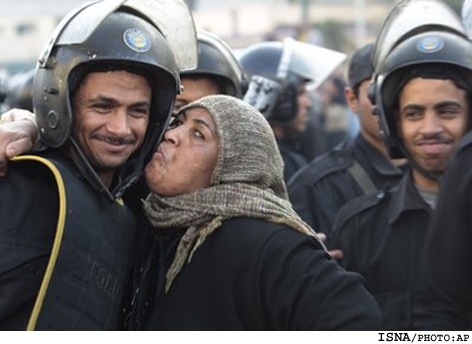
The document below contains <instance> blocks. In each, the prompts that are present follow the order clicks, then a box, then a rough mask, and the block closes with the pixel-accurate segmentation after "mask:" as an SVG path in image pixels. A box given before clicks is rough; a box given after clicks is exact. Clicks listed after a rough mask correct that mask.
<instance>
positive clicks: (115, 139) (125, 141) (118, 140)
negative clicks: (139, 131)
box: [92, 134, 136, 146]
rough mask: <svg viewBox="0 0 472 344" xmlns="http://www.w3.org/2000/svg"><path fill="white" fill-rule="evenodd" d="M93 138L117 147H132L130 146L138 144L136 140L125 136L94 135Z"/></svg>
mask: <svg viewBox="0 0 472 344" xmlns="http://www.w3.org/2000/svg"><path fill="white" fill-rule="evenodd" d="M92 138H93V139H96V140H100V141H104V142H107V143H110V144H112V145H116V146H121V145H130V144H135V143H136V139H135V138H134V137H130V136H126V137H123V136H111V135H101V134H94V135H92Z"/></svg>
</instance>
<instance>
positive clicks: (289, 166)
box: [277, 139, 307, 183]
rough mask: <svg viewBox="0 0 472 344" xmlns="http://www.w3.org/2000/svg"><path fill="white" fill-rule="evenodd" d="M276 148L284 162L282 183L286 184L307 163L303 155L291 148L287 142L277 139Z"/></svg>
mask: <svg viewBox="0 0 472 344" xmlns="http://www.w3.org/2000/svg"><path fill="white" fill-rule="evenodd" d="M277 146H278V147H279V151H280V155H281V156H282V159H283V161H284V181H285V183H287V182H288V181H289V180H290V178H292V177H293V175H294V174H295V173H296V172H298V171H299V170H300V169H301V168H302V167H303V166H305V165H306V164H307V161H306V159H305V158H304V157H303V155H301V154H300V153H297V152H296V151H295V150H294V149H293V148H292V147H291V145H290V143H289V142H286V141H284V140H281V139H277Z"/></svg>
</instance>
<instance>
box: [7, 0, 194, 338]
mask: <svg viewBox="0 0 472 344" xmlns="http://www.w3.org/2000/svg"><path fill="white" fill-rule="evenodd" d="M146 4H147V6H143V5H142V4H141V3H140V2H133V3H125V1H122V2H117V1H108V0H104V1H97V2H92V3H87V4H85V5H82V6H79V7H77V8H76V9H75V10H73V11H72V12H71V13H70V14H69V15H68V16H66V17H65V18H64V20H63V21H62V22H61V23H60V24H59V26H58V29H57V30H56V31H55V33H54V34H53V36H52V38H51V40H50V42H49V43H48V45H47V46H46V47H45V50H44V51H43V53H42V55H41V57H40V60H39V62H38V66H37V69H36V74H35V82H34V85H33V104H34V109H35V113H36V116H37V121H38V125H39V128H40V134H41V137H42V141H43V142H44V143H45V144H46V146H47V149H46V150H45V151H43V152H41V154H38V155H34V156H21V157H18V158H16V160H15V161H14V162H12V163H11V166H10V171H9V173H8V175H7V176H6V177H5V178H2V179H1V180H0V193H1V195H2V197H1V198H0V219H1V222H2V226H1V230H0V243H1V244H0V252H1V256H2V260H1V264H0V276H1V277H0V289H1V290H2V293H1V295H0V299H1V301H0V303H1V304H2V307H1V309H0V328H2V329H9V330H13V329H15V330H17V329H24V328H28V329H45V330H116V329H119V328H120V321H121V313H122V301H123V300H122V298H123V285H124V283H125V277H126V274H127V273H128V270H129V264H130V260H131V259H130V258H131V250H132V244H133V241H134V237H135V234H136V228H135V219H134V216H133V214H132V213H131V211H130V209H129V208H128V207H127V206H126V205H124V204H123V201H122V200H121V196H122V194H123V192H124V191H125V190H126V189H127V188H128V187H129V186H130V185H131V184H133V182H135V181H136V180H137V179H138V178H139V176H140V175H141V172H142V168H143V166H144V164H145V163H146V162H147V160H148V159H149V157H150V155H151V154H152V153H153V151H154V148H155V146H156V143H157V141H158V140H159V138H160V136H161V134H162V131H163V128H165V126H166V125H167V123H168V121H169V119H170V116H171V114H172V110H173V105H174V99H175V95H176V93H177V92H178V91H179V90H180V81H179V72H180V71H181V70H184V69H187V68H193V67H195V65H196V41H195V39H194V37H195V31H194V26H193V21H192V18H191V16H190V13H188V11H187V10H186V6H185V4H184V3H183V2H182V1H180V0H171V1H167V2H165V4H164V3H158V2H156V3H154V4H153V5H150V4H149V3H146ZM169 11H170V13H172V16H169V14H170V13H169ZM166 18H172V20H171V21H170V20H169V21H166ZM84 20H85V21H86V23H87V26H86V27H84ZM176 27H178V28H179V30H178V32H179V34H182V33H183V34H184V37H187V39H183V40H182V39H181V40H180V41H179V42H177V41H176V40H175V39H174V38H175V37H173V33H174V32H176V30H175V29H176ZM164 37H167V38H168V39H169V40H166V38H164ZM180 43H182V45H180ZM184 48H185V49H184Z"/></svg>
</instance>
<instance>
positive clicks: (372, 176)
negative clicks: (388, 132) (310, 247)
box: [288, 43, 402, 248]
mask: <svg viewBox="0 0 472 344" xmlns="http://www.w3.org/2000/svg"><path fill="white" fill-rule="evenodd" d="M373 50H374V45H373V44H372V43H370V44H367V45H365V46H363V47H361V48H359V49H357V50H356V51H355V52H354V54H353V55H352V57H351V60H350V63H349V69H348V81H349V87H347V88H346V89H345V97H346V100H347V103H348V104H349V106H350V108H351V110H352V111H353V112H354V113H356V114H357V115H358V118H359V123H360V132H359V134H358V135H357V136H356V137H355V138H353V139H348V140H346V141H344V142H343V143H341V144H340V145H338V146H337V147H336V148H335V149H333V150H332V151H330V152H328V153H326V154H324V155H323V156H321V157H319V158H318V159H315V160H314V161H312V162H311V163H309V164H308V165H307V166H306V167H304V168H303V169H302V170H301V171H300V172H298V173H297V174H296V175H295V176H294V177H293V178H292V179H291V180H290V183H289V185H288V188H289V195H290V200H291V201H292V204H293V207H294V209H295V210H296V211H297V212H298V214H299V215H300V216H301V217H302V218H303V219H304V220H305V221H306V222H307V223H309V224H310V225H311V226H312V227H313V228H316V229H317V230H318V231H319V232H322V233H324V234H326V236H327V239H326V242H325V243H326V245H328V247H330V248H332V247H331V246H332V240H331V239H332V235H331V234H332V233H331V231H332V226H333V224H334V221H335V219H336V215H337V213H338V212H339V210H340V209H341V207H342V206H343V205H344V204H346V203H347V202H348V201H349V200H351V199H353V198H356V197H359V196H361V195H364V194H368V193H371V192H374V191H375V190H377V189H381V188H383V187H384V186H386V185H388V184H390V185H395V184H396V183H397V182H398V181H399V180H400V178H401V176H402V171H401V170H400V169H399V168H398V167H396V166H395V165H394V164H393V163H392V162H391V161H390V160H389V159H388V153H387V149H386V147H385V145H384V142H383V139H382V137H381V135H380V131H379V127H378V118H377V116H375V115H374V114H373V113H372V104H371V102H370V101H369V98H368V89H369V83H370V80H371V76H372V74H373V72H374V67H373V65H372V61H371V58H372V53H373Z"/></svg>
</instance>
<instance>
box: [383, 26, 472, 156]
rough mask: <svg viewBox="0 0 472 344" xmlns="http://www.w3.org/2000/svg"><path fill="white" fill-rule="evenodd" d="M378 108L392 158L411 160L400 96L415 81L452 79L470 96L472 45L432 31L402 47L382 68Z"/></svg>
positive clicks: (450, 35) (471, 88) (397, 49)
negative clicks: (401, 131) (402, 133)
mask: <svg viewBox="0 0 472 344" xmlns="http://www.w3.org/2000/svg"><path fill="white" fill-rule="evenodd" d="M379 73H380V74H379V75H378V77H377V80H376V89H377V92H376V98H375V103H376V107H377V109H378V110H379V111H378V112H379V115H380V126H381V130H382V132H383V135H384V137H385V140H386V143H387V145H388V148H389V151H390V155H391V156H392V158H400V157H407V156H408V153H407V152H406V148H405V147H404V144H403V142H402V140H401V139H400V137H399V135H398V128H397V118H396V116H397V112H398V106H399V96H400V93H401V90H402V89H403V87H404V86H405V85H406V84H407V83H408V81H410V80H412V79H414V78H418V77H421V78H430V79H431V78H432V79H450V80H452V81H453V82H454V83H455V85H456V86H457V87H459V88H462V89H464V90H465V91H466V92H467V94H468V95H469V97H468V98H469V101H470V95H471V91H472V43H471V42H470V41H469V40H468V39H467V38H465V37H463V36H459V35H456V34H453V33H450V32H444V31H443V32H440V31H430V32H425V33H421V34H418V35H415V36H413V37H410V38H408V39H406V40H405V41H403V42H402V43H400V44H399V45H398V46H397V47H396V48H395V49H394V50H393V51H392V52H391V53H390V54H389V55H388V56H387V57H386V59H385V60H384V61H383V63H382V65H381V66H380V67H379Z"/></svg>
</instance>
